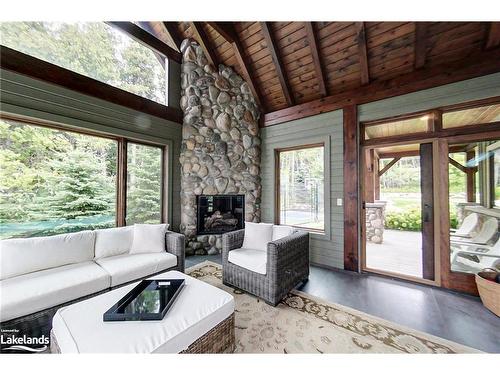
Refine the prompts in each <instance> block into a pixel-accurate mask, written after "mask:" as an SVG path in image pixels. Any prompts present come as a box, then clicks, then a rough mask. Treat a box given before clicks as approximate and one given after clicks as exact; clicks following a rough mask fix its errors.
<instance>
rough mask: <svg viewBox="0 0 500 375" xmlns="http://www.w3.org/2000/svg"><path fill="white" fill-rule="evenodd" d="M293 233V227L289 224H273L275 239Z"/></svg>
mask: <svg viewBox="0 0 500 375" xmlns="http://www.w3.org/2000/svg"><path fill="white" fill-rule="evenodd" d="M292 233H293V228H292V227H290V226H288V225H273V241H276V240H279V239H281V238H284V237H288V236H289V235H291V234H292Z"/></svg>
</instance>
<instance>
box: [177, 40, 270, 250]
mask: <svg viewBox="0 0 500 375" xmlns="http://www.w3.org/2000/svg"><path fill="white" fill-rule="evenodd" d="M181 52H182V55H183V61H182V73H181V89H182V97H181V108H182V110H183V114H184V119H183V131H182V145H181V155H180V163H181V168H182V171H181V173H182V175H181V225H180V228H181V232H183V233H184V234H185V235H186V254H187V255H192V254H207V253H208V254H216V253H218V252H220V250H221V248H222V240H221V233H223V232H226V231H229V230H232V229H233V228H236V229H238V228H240V227H243V225H244V221H254V222H259V221H260V200H261V180H260V154H261V149H260V137H259V126H258V120H259V116H260V112H259V109H258V107H257V104H256V102H255V99H254V97H253V95H252V93H251V91H250V88H249V86H248V84H247V83H246V82H245V81H244V80H243V79H242V78H241V77H240V76H239V75H238V74H237V73H236V72H235V71H234V70H233V69H231V68H230V67H227V66H224V65H219V67H218V69H216V68H215V67H213V66H212V65H210V64H209V63H208V62H207V59H206V57H205V56H204V54H203V50H202V48H201V47H200V46H199V45H198V44H197V43H196V42H195V41H193V40H190V39H186V40H184V42H183V43H182V45H181ZM226 197H227V198H226ZM234 197H236V198H234ZM238 197H239V198H238ZM214 205H215V206H218V209H216V207H214ZM238 205H241V207H237V206H238ZM209 206H210V207H209ZM202 220H203V222H201V221H202ZM207 225H208V227H207Z"/></svg>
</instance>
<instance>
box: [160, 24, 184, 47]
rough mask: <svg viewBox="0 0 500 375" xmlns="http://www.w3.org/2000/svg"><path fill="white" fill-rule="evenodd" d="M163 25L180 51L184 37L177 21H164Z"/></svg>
mask: <svg viewBox="0 0 500 375" xmlns="http://www.w3.org/2000/svg"><path fill="white" fill-rule="evenodd" d="M163 27H164V29H165V31H166V32H167V34H168V36H169V37H170V40H171V41H172V43H173V44H174V45H175V46H176V47H177V49H178V50H179V51H180V50H181V44H182V40H183V38H182V36H181V34H179V30H177V23H176V22H163Z"/></svg>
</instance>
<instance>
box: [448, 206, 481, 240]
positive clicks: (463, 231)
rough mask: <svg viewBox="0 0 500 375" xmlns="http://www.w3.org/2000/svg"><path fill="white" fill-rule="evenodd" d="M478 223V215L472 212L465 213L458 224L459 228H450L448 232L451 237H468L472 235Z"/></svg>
mask: <svg viewBox="0 0 500 375" xmlns="http://www.w3.org/2000/svg"><path fill="white" fill-rule="evenodd" d="M478 224H479V215H478V214H476V213H475V212H474V213H471V214H469V215H467V216H466V217H465V218H464V220H463V221H462V224H461V225H460V228H458V229H450V234H451V236H453V237H465V238H470V237H472V234H473V233H474V230H475V229H476V227H477V226H478Z"/></svg>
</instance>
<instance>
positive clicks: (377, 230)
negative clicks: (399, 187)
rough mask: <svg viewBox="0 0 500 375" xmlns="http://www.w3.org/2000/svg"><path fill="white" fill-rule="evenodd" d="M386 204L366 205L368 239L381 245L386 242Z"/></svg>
mask: <svg viewBox="0 0 500 375" xmlns="http://www.w3.org/2000/svg"><path fill="white" fill-rule="evenodd" d="M386 204H387V203H386V202H382V201H379V202H375V203H366V209H365V211H366V239H367V241H370V242H373V243H377V244H381V243H382V242H384V224H385V206H386Z"/></svg>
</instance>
